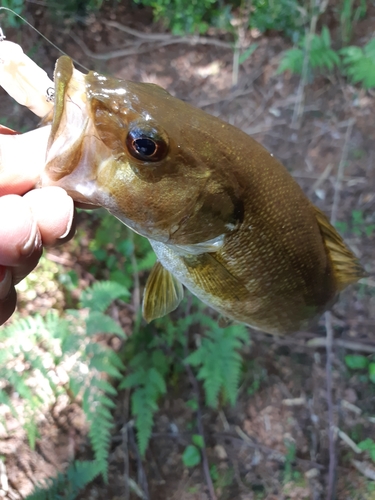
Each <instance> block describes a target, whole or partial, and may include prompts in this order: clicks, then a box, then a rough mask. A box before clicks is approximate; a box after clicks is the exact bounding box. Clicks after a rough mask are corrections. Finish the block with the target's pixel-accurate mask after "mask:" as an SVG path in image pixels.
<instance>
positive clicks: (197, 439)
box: [191, 434, 204, 449]
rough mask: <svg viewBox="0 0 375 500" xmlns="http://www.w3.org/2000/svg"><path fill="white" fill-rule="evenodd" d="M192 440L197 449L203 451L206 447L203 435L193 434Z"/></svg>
mask: <svg viewBox="0 0 375 500" xmlns="http://www.w3.org/2000/svg"><path fill="white" fill-rule="evenodd" d="M191 440H192V441H193V444H195V446H196V447H197V448H200V449H202V448H203V447H204V439H203V436H202V435H201V434H193V436H192V438H191Z"/></svg>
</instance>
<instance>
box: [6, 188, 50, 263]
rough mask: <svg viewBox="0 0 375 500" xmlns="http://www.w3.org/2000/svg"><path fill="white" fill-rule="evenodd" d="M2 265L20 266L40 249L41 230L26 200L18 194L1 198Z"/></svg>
mask: <svg viewBox="0 0 375 500" xmlns="http://www.w3.org/2000/svg"><path fill="white" fill-rule="evenodd" d="M0 214H1V215H0V265H3V266H18V265H20V264H21V263H22V261H25V260H27V258H29V257H31V256H33V254H34V252H35V251H36V250H38V251H40V249H41V246H42V242H41V237H40V234H39V230H38V227H37V224H36V221H35V220H34V217H33V215H32V212H31V210H30V208H29V205H28V203H27V201H26V200H24V199H23V198H21V197H20V196H16V195H8V196H3V197H1V198H0Z"/></svg>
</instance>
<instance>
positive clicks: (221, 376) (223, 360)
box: [185, 325, 248, 407]
mask: <svg viewBox="0 0 375 500" xmlns="http://www.w3.org/2000/svg"><path fill="white" fill-rule="evenodd" d="M244 342H248V332H247V331H246V328H245V327H242V326H239V325H236V326H231V327H228V328H226V329H222V328H218V327H217V326H216V327H215V328H214V329H212V330H211V331H209V332H208V333H207V337H205V338H204V339H203V340H202V344H201V346H200V347H199V349H197V350H196V351H195V352H193V353H192V354H190V355H189V356H188V357H187V359H186V360H185V362H186V363H188V364H190V365H191V366H194V367H198V368H199V369H198V375H197V378H198V379H199V380H202V381H203V387H204V390H205V394H206V402H207V404H208V405H209V406H212V407H217V405H218V397H219V393H220V391H222V393H223V396H224V399H225V400H227V401H229V403H231V404H232V405H233V404H235V402H236V398H237V392H238V385H239V380H240V374H241V368H242V358H241V356H240V354H239V352H238V351H239V350H240V349H241V347H242V345H243V343H244Z"/></svg>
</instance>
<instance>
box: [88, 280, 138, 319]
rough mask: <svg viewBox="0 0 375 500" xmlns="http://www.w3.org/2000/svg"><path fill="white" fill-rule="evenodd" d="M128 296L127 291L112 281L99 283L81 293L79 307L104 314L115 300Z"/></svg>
mask: <svg viewBox="0 0 375 500" xmlns="http://www.w3.org/2000/svg"><path fill="white" fill-rule="evenodd" d="M129 296H130V293H129V292H128V290H127V289H126V288H125V287H123V286H121V285H120V284H119V283H115V282H114V281H100V282H98V283H95V284H94V285H93V286H91V287H90V288H88V289H87V290H85V291H84V292H82V297H81V306H82V307H88V308H89V309H92V310H94V311H100V312H104V311H105V310H106V309H107V308H108V307H109V306H110V304H111V303H112V302H113V301H114V300H117V299H120V298H121V299H125V298H127V297H129Z"/></svg>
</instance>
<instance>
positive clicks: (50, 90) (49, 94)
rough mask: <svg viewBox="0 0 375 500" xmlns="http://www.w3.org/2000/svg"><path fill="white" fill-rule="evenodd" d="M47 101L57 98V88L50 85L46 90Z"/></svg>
mask: <svg viewBox="0 0 375 500" xmlns="http://www.w3.org/2000/svg"><path fill="white" fill-rule="evenodd" d="M46 99H47V102H53V101H54V100H55V89H54V88H53V87H48V89H47V91H46Z"/></svg>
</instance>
